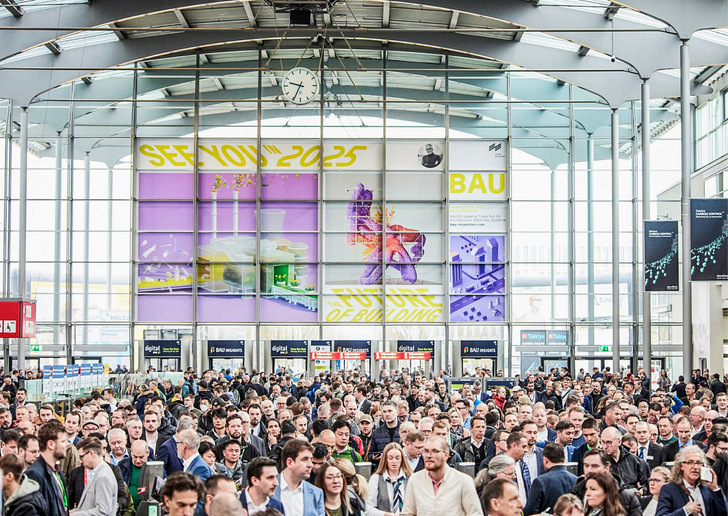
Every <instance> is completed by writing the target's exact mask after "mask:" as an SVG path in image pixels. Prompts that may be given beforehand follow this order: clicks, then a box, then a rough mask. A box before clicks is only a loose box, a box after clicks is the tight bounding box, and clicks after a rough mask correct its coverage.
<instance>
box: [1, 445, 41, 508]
mask: <svg viewBox="0 0 728 516" xmlns="http://www.w3.org/2000/svg"><path fill="white" fill-rule="evenodd" d="M0 470H2V472H3V483H2V484H3V486H2V490H3V494H4V495H5V515H6V516H44V515H45V514H47V512H48V505H47V504H46V501H45V500H44V499H43V497H42V496H41V494H40V486H39V485H38V483H37V482H36V481H34V480H31V479H29V478H22V475H23V462H22V461H21V460H20V459H19V458H18V456H17V455H13V454H11V453H8V454H7V455H4V456H3V457H2V458H0ZM21 480H22V482H21Z"/></svg>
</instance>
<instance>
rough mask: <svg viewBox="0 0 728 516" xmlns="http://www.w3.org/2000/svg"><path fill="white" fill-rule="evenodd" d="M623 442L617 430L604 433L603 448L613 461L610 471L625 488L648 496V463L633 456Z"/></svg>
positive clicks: (610, 429) (612, 429)
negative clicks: (636, 490) (618, 478)
mask: <svg viewBox="0 0 728 516" xmlns="http://www.w3.org/2000/svg"><path fill="white" fill-rule="evenodd" d="M621 442H622V435H621V434H620V433H619V430H617V429H616V428H614V427H609V428H606V429H605V430H604V431H603V432H602V448H603V449H604V451H605V452H606V453H607V455H608V456H609V460H610V461H611V465H610V470H611V471H612V473H613V474H615V475H617V476H619V477H620V478H621V479H622V485H623V487H625V488H628V489H638V490H640V491H642V494H647V492H648V491H647V463H646V462H645V461H642V460H640V459H638V458H637V457H636V456H635V455H632V454H631V453H630V452H629V451H628V450H627V448H625V447H624V446H622V444H621ZM584 471H586V470H584Z"/></svg>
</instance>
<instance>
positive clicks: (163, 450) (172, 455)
mask: <svg viewBox="0 0 728 516" xmlns="http://www.w3.org/2000/svg"><path fill="white" fill-rule="evenodd" d="M194 426H195V425H194V421H193V420H192V419H191V418H188V417H186V418H184V419H182V420H181V421H180V422H179V426H178V427H177V433H176V434H174V435H173V436H172V437H171V438H170V439H167V440H166V441H164V444H162V446H160V447H159V451H158V452H157V456H156V457H155V460H159V461H162V462H164V473H165V474H166V475H167V476H170V475H171V474H172V473H176V472H178V471H182V459H180V458H179V455H177V443H178V442H179V434H180V433H181V432H184V431H185V430H189V429H190V428H194Z"/></svg>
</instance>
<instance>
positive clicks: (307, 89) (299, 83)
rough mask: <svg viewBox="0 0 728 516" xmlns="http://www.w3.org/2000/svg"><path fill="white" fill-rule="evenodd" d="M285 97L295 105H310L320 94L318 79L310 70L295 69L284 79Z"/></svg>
mask: <svg viewBox="0 0 728 516" xmlns="http://www.w3.org/2000/svg"><path fill="white" fill-rule="evenodd" d="M282 89H283V96H284V97H286V99H288V100H289V101H290V102H293V103H294V104H308V103H309V102H311V101H312V100H313V99H314V98H316V95H317V94H318V92H319V81H318V77H317V76H316V74H315V73H314V72H312V71H311V70H309V69H308V68H303V67H299V68H294V69H292V70H290V71H289V72H288V73H286V75H285V77H283V84H282Z"/></svg>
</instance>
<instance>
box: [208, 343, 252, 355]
mask: <svg viewBox="0 0 728 516" xmlns="http://www.w3.org/2000/svg"><path fill="white" fill-rule="evenodd" d="M207 356H208V357H209V358H238V357H244V356H245V341H244V340H208V341H207Z"/></svg>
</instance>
